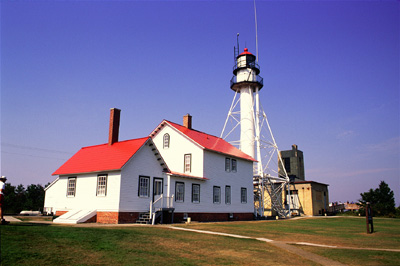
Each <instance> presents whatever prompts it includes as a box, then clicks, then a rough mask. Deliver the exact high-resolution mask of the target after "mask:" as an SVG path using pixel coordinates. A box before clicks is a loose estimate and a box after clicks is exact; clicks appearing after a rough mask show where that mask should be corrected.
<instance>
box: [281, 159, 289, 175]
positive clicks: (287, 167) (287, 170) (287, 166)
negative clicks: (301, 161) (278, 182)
mask: <svg viewBox="0 0 400 266" xmlns="http://www.w3.org/2000/svg"><path fill="white" fill-rule="evenodd" d="M282 159H283V163H284V165H285V169H286V173H289V172H290V157H286V158H282Z"/></svg>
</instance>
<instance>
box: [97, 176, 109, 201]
mask: <svg viewBox="0 0 400 266" xmlns="http://www.w3.org/2000/svg"><path fill="white" fill-rule="evenodd" d="M106 194H107V175H98V176H97V191H96V196H106Z"/></svg>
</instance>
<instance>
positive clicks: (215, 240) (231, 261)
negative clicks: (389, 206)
mask: <svg viewBox="0 0 400 266" xmlns="http://www.w3.org/2000/svg"><path fill="white" fill-rule="evenodd" d="M374 225H375V229H376V233H374V234H370V235H367V234H366V232H365V231H366V226H365V218H364V219H362V218H345V217H341V218H318V219H315V218H310V219H308V218H307V219H300V220H283V221H282V220H281V221H252V222H227V223H193V224H190V225H174V226H182V227H187V228H192V229H203V230H208V231H217V232H225V233H231V234H238V235H245V236H251V237H257V238H259V237H263V238H269V239H273V240H280V241H286V242H310V243H319V244H326V245H337V246H346V247H349V246H353V247H370V248H390V249H400V220H399V219H377V218H376V219H374ZM0 230H1V259H2V260H1V265H112V264H114V265H138V264H142V265H143V264H144V265H315V264H314V263H312V262H311V261H308V260H306V259H304V258H302V257H299V256H297V255H293V254H291V253H288V252H287V251H285V250H282V249H279V248H277V247H275V246H273V245H271V244H269V243H265V242H260V241H256V240H252V239H236V238H231V237H223V236H215V235H205V234H199V233H193V232H184V231H176V230H171V229H168V228H165V227H159V226H154V227H149V226H132V227H115V226H96V227H77V226H62V225H51V224H50V225H49V224H33V223H29V222H24V223H12V224H10V225H7V226H1V227H0ZM296 246H297V247H301V248H302V249H304V250H306V251H309V252H312V253H315V254H318V255H321V256H324V257H327V258H330V259H333V260H336V261H340V262H342V263H345V264H349V265H400V252H384V251H369V250H345V249H326V248H319V247H308V246H298V245H296Z"/></svg>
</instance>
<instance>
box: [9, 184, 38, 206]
mask: <svg viewBox="0 0 400 266" xmlns="http://www.w3.org/2000/svg"><path fill="white" fill-rule="evenodd" d="M4 194H5V195H4V212H5V213H19V212H21V211H22V210H33V211H42V210H43V205H44V195H45V192H44V188H43V186H42V185H40V184H38V185H34V184H32V185H29V186H28V187H27V188H26V189H25V187H24V186H23V185H22V184H21V185H18V186H17V187H15V186H12V185H11V184H10V183H6V187H5V193H4Z"/></svg>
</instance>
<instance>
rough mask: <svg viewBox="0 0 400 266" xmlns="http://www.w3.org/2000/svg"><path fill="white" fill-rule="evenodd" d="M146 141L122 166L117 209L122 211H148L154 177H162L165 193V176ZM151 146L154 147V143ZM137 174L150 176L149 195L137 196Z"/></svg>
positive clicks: (151, 198)
mask: <svg viewBox="0 0 400 266" xmlns="http://www.w3.org/2000/svg"><path fill="white" fill-rule="evenodd" d="M150 143H151V142H148V144H146V145H145V146H144V147H142V148H141V149H140V150H139V151H138V152H136V154H135V155H134V156H133V157H132V158H131V159H130V161H129V162H128V163H127V164H126V165H125V166H124V167H123V168H122V179H121V198H120V206H119V209H120V211H122V212H145V211H149V208H150V207H149V206H150V201H152V200H153V182H154V178H163V185H164V189H163V191H164V194H165V195H166V191H167V189H166V185H167V177H166V176H165V174H164V173H163V167H162V166H161V165H160V162H161V161H158V160H157V158H156V156H155V155H154V152H153V151H152V150H151V147H150V146H148V145H149V144H150ZM152 147H155V146H154V145H153V146H152ZM139 176H148V177H150V195H149V197H148V198H147V197H144V198H143V197H139V196H138V189H139V187H138V186H139Z"/></svg>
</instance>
